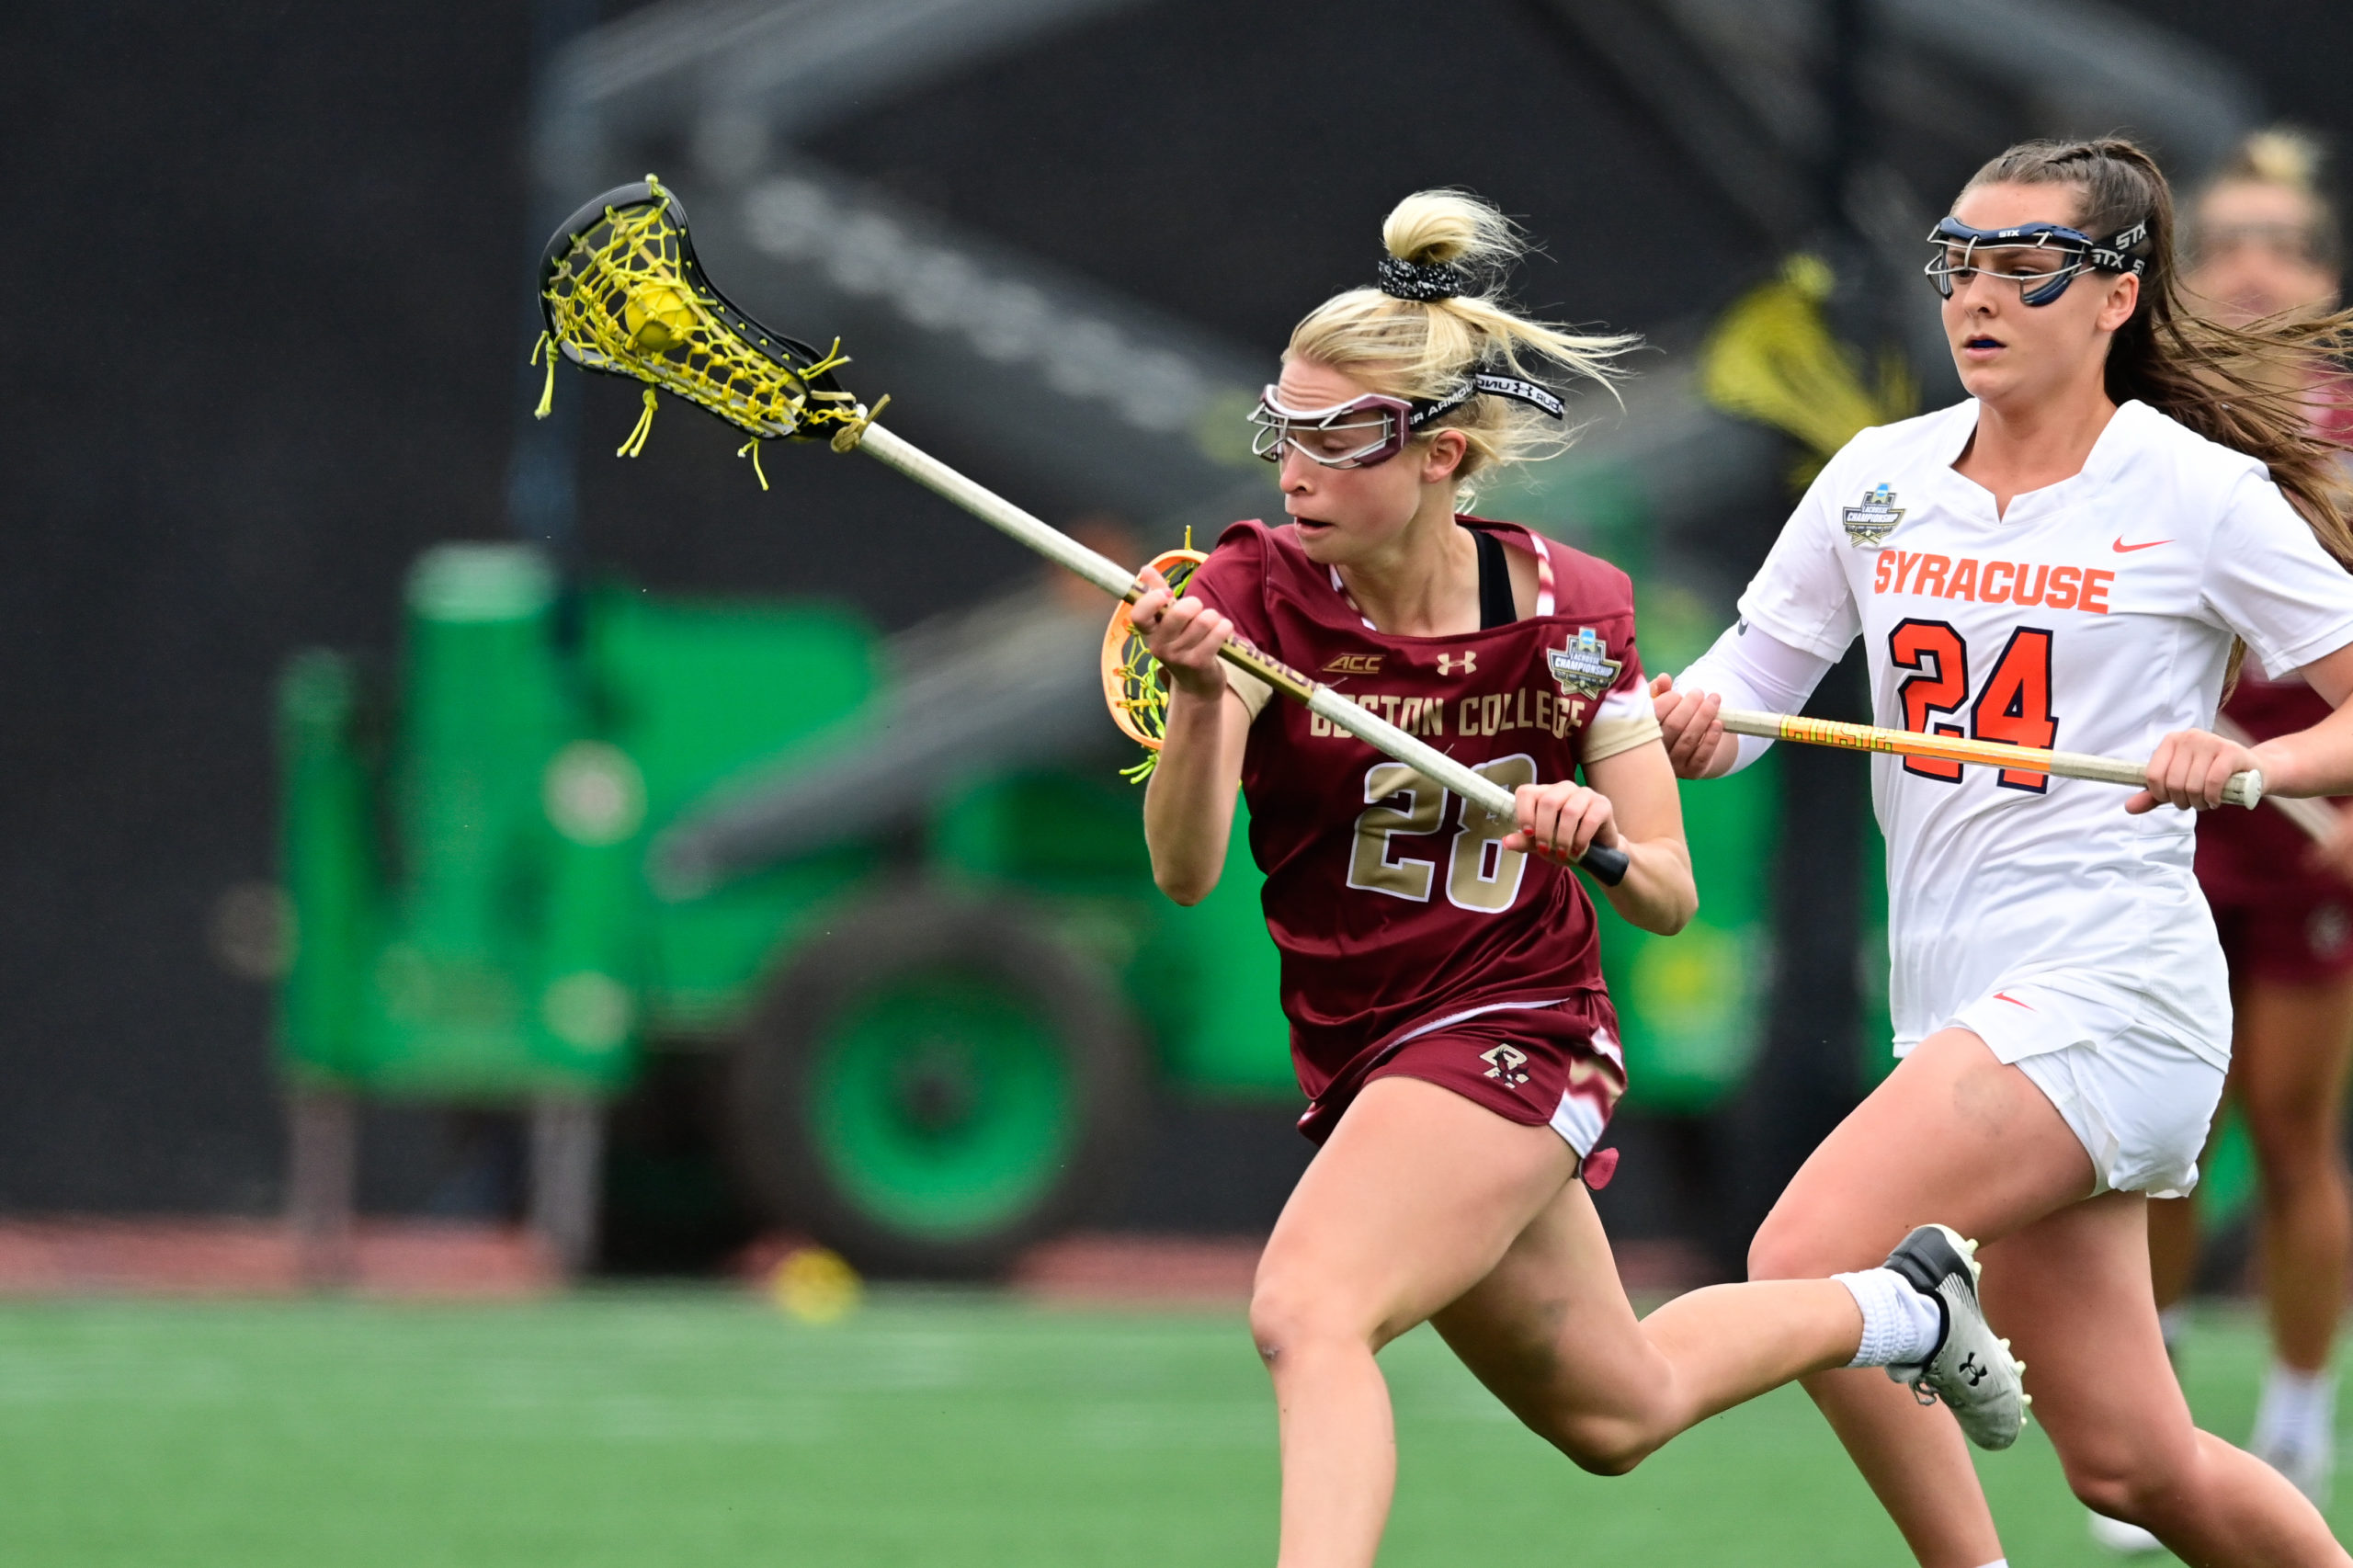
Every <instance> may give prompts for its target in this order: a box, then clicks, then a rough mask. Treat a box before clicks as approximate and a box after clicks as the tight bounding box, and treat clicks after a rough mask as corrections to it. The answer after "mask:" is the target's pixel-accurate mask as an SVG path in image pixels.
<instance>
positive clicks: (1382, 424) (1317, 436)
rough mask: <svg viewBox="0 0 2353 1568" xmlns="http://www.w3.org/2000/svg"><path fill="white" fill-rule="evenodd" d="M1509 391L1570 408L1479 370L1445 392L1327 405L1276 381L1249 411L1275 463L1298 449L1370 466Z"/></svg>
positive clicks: (1537, 403)
mask: <svg viewBox="0 0 2353 1568" xmlns="http://www.w3.org/2000/svg"><path fill="white" fill-rule="evenodd" d="M1480 396H1486V397H1507V398H1510V399H1512V400H1513V401H1514V402H1516V403H1527V404H1529V406H1530V407H1532V408H1537V409H1540V410H1542V411H1543V412H1544V413H1545V414H1547V415H1551V416H1552V418H1554V419H1558V418H1560V417H1562V415H1563V414H1564V413H1566V412H1567V410H1566V408H1565V406H1564V405H1563V403H1562V402H1561V400H1560V399H1559V398H1557V397H1555V396H1553V395H1552V393H1551V392H1548V391H1546V390H1545V389H1544V388H1542V387H1540V386H1539V385H1537V384H1536V383H1535V382H1534V381H1522V380H1521V379H1520V378H1518V376H1495V375H1489V374H1487V373H1486V372H1485V371H1479V372H1477V373H1475V374H1473V375H1472V376H1470V377H1469V378H1467V379H1466V380H1465V381H1463V383H1462V384H1461V386H1459V387H1457V388H1455V389H1454V390H1453V391H1452V392H1449V393H1447V394H1446V395H1445V396H1444V397H1439V398H1429V399H1423V400H1417V401H1415V402H1411V403H1409V402H1407V401H1406V400H1405V399H1404V398H1402V397H1387V396H1383V395H1382V394H1381V393H1379V392H1367V393H1366V394H1365V395H1364V396H1362V397H1358V398H1350V399H1349V400H1348V401H1347V402H1346V403H1334V404H1332V405H1331V406H1330V407H1328V408H1293V407H1291V406H1290V404H1289V403H1285V402H1283V400H1282V395H1281V394H1280V393H1279V392H1277V391H1276V390H1275V389H1274V388H1273V387H1271V386H1270V387H1267V389H1266V390H1265V391H1263V392H1260V393H1259V394H1258V406H1257V407H1256V408H1255V409H1252V410H1251V411H1250V423H1251V425H1252V426H1255V427H1256V428H1254V429H1253V430H1252V432H1251V436H1250V449H1251V450H1252V451H1253V452H1256V454H1257V455H1258V456H1260V457H1262V458H1264V459H1266V460H1267V461H1268V462H1270V463H1279V462H1280V461H1282V460H1283V453H1284V452H1285V451H1286V450H1289V451H1294V452H1297V453H1298V454H1299V455H1300V456H1301V457H1303V458H1305V459H1306V460H1308V461H1310V462H1313V463H1320V464H1321V465H1323V466H1324V467H1325V468H1371V467H1373V466H1374V465H1375V464H1377V463H1385V462H1387V461H1388V460H1390V459H1391V458H1393V457H1395V456H1396V455H1397V454H1398V453H1399V452H1402V451H1404V449H1405V443H1406V442H1408V441H1410V440H1412V439H1413V438H1414V437H1415V435H1417V434H1418V433H1419V432H1420V431H1421V429H1422V427H1423V426H1426V425H1427V424H1428V423H1429V422H1430V421H1431V420H1433V419H1436V418H1437V417H1438V415H1442V414H1451V413H1453V412H1454V411H1455V410H1456V409H1458V408H1460V407H1461V406H1462V405H1463V404H1464V403H1468V402H1470V401H1471V400H1472V398H1474V397H1480Z"/></svg>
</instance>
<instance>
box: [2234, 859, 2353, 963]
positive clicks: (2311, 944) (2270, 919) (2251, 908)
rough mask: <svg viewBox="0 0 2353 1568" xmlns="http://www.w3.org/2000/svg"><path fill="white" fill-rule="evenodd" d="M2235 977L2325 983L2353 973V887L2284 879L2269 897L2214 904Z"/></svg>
mask: <svg viewBox="0 0 2353 1568" xmlns="http://www.w3.org/2000/svg"><path fill="white" fill-rule="evenodd" d="M2214 926H2215V928H2216V929H2217V930H2219V931H2220V932H2221V933H2222V956H2223V957H2224V958H2226V959H2228V960H2230V965H2231V978H2232V979H2234V980H2268V981H2270V982H2272V983H2275V984H2279V985H2323V984H2326V983H2328V982H2330V981H2334V980H2342V979H2344V978H2345V977H2346V976H2347V975H2348V974H2353V888H2347V887H2345V886H2343V885H2342V884H2339V883H2335V882H2325V883H2322V884H2321V885H2319V886H2314V885H2313V879H2309V878H2299V879H2296V880H2294V881H2290V880H2288V879H2285V878H2283V879H2281V881H2280V884H2279V888H2278V890H2277V891H2276V892H2273V893H2272V895H2271V896H2270V897H2268V898H2265V899H2262V900H2260V901H2255V900H2250V901H2248V902H2246V903H2217V904H2215V905H2214Z"/></svg>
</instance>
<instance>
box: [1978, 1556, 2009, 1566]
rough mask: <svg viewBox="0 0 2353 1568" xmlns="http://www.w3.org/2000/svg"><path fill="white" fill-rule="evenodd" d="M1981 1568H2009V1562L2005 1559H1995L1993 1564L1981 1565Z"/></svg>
mask: <svg viewBox="0 0 2353 1568" xmlns="http://www.w3.org/2000/svg"><path fill="white" fill-rule="evenodd" d="M1981 1568H2010V1560H2009V1559H2008V1558H2006V1557H1996V1558H1995V1559H1994V1561H1993V1562H1987V1563H1984V1564H1982V1565H1981Z"/></svg>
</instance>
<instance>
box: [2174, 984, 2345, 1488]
mask: <svg viewBox="0 0 2353 1568" xmlns="http://www.w3.org/2000/svg"><path fill="white" fill-rule="evenodd" d="M2236 1000H2237V1003H2238V1010H2237V1028H2236V1031H2235V1040H2234V1045H2233V1051H2232V1058H2231V1082H2230V1086H2229V1088H2228V1089H2226V1090H2225V1091H2224V1096H2223V1097H2224V1101H2225V1103H2232V1102H2235V1103H2236V1104H2237V1105H2238V1106H2239V1107H2240V1108H2241V1110H2242V1111H2243V1112H2244V1114H2245V1117H2246V1124H2247V1130H2248V1132H2249V1134H2250V1135H2251V1137H2252V1140H2253V1142H2254V1144H2255V1152H2256V1167H2257V1169H2258V1171H2259V1173H2260V1175H2261V1185H2260V1199H2261V1203H2262V1214H2263V1228H2262V1233H2261V1234H2262V1246H2263V1290H2264V1304H2265V1307H2266V1309H2267V1312H2268V1316H2269V1318H2270V1327H2271V1350H2272V1358H2273V1366H2272V1369H2271V1372H2270V1374H2269V1376H2268V1378H2267V1379H2266V1381H2265V1390H2264V1403H2263V1408H2262V1411H2261V1413H2260V1414H2259V1415H2258V1416H2257V1417H2256V1432H2255V1436H2254V1438H2253V1441H2252V1442H2251V1443H2250V1445H2249V1446H2250V1447H2251V1448H2253V1449H2255V1450H2256V1452H2257V1453H2259V1454H2261V1455H2263V1457H2264V1458H2266V1459H2268V1460H2270V1461H2271V1462H2272V1463H2273V1464H2275V1465H2276V1466H2278V1467H2279V1470H2280V1471H2281V1472H2282V1473H2283V1474H2286V1475H2288V1476H2289V1477H2290V1479H2291V1480H2293V1481H2294V1482H2295V1483H2297V1485H2298V1486H2299V1487H2300V1488H2301V1489H2302V1490H2303V1491H2304V1493H2305V1494H2307V1495H2308V1496H2313V1497H2314V1498H2315V1499H2319V1498H2321V1497H2324V1496H2325V1493H2326V1487H2327V1483H2328V1472H2329V1471H2330V1469H2331V1468H2332V1461H2333V1457H2334V1449H2335V1444H2334V1441H2333V1438H2334V1433H2333V1431H2332V1430H2331V1427H2332V1425H2333V1423H2332V1414H2333V1405H2334V1393H2335V1378H2334V1375H2333V1374H2332V1373H2331V1371H2330V1369H2329V1361H2330V1352H2331V1351H2332V1350H2333V1349H2334V1347H2335V1345H2336V1325H2337V1322H2338V1319H2339V1318H2340V1316H2341V1315H2342V1314H2343V1312H2344V1310H2345V1280H2346V1270H2347V1266H2348V1263H2353V1201H2348V1195H2347V1178H2346V1171H2345V1160H2344V1154H2343V1153H2342V1148H2343V1143H2342V1132H2341V1108H2342V1106H2343V1104H2344V1099H2345V1087H2346V1077H2347V1068H2348V1065H2353V983H2346V982H2344V981H2331V982H2327V983H2319V984H2290V983H2282V982H2279V981H2274V980H2256V981H2253V982H2251V983H2247V984H2245V985H2244V986H2241V987H2240V988H2239V990H2238V993H2237V996H2236ZM2196 1205H2197V1199H2196V1198H2195V1197H2194V1196H2193V1197H2190V1198H2186V1199H2173V1200H2169V1201H2165V1202H2157V1203H2152V1204H2150V1205H2149V1253H2150V1262H2151V1268H2152V1272H2153V1273H2154V1276H2155V1278H2156V1287H2157V1303H2158V1305H2159V1306H2161V1307H2163V1306H2169V1305H2171V1304H2172V1303H2173V1302H2174V1301H2178V1300H2180V1299H2181V1298H2182V1297H2183V1296H2184V1295H2186V1294H2187V1293H2188V1288H2189V1283H2190V1276H2191V1273H2192V1271H2193V1269H2194V1267H2195V1265H2196V1261H2197V1252H2198V1230H2197V1208H2196Z"/></svg>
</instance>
